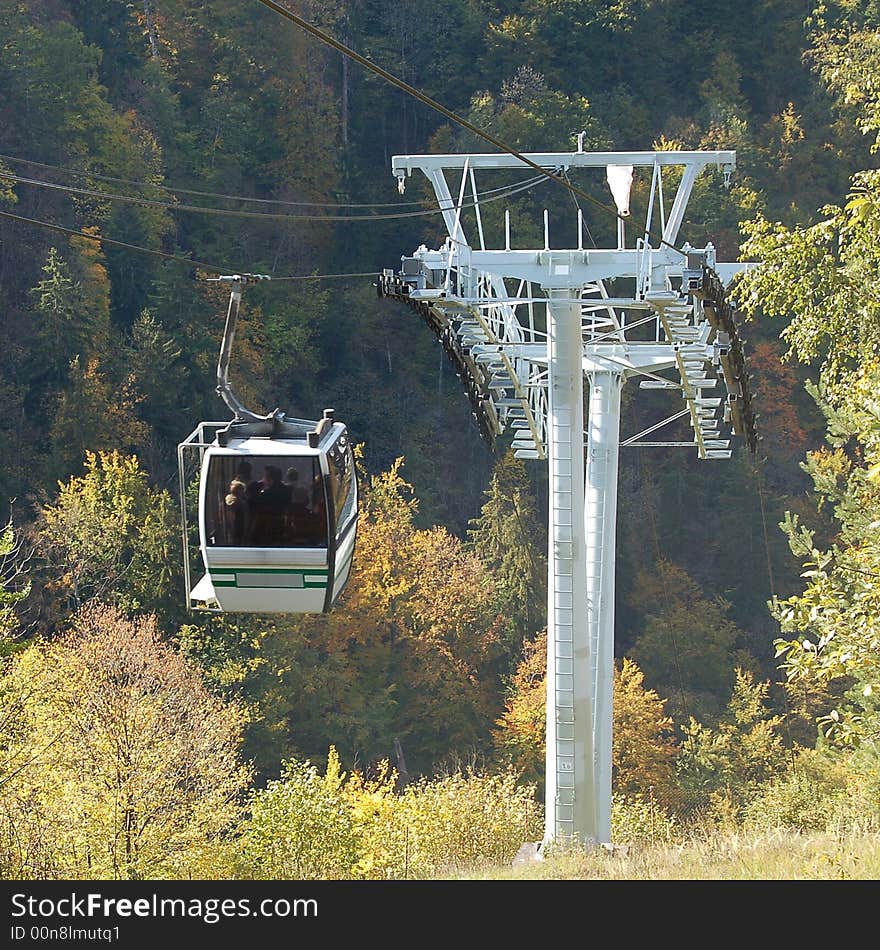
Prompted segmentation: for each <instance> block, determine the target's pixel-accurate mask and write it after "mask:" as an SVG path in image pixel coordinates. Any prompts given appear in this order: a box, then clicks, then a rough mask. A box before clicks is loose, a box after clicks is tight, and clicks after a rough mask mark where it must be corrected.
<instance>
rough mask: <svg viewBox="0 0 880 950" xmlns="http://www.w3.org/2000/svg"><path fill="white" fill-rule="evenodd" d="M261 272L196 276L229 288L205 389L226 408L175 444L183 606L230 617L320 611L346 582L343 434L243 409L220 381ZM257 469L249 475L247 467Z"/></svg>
mask: <svg viewBox="0 0 880 950" xmlns="http://www.w3.org/2000/svg"><path fill="white" fill-rule="evenodd" d="M270 279H271V278H270V277H269V276H268V275H265V274H232V275H220V276H218V277H213V278H210V277H209V278H205V280H207V281H217V282H221V283H228V284H230V294H229V305H228V308H227V312H226V322H225V326H224V330H223V338H222V341H221V345H220V356H219V359H218V362H217V388H216V392H217V394H218V395H219V396H220V398H221V399H222V400H223V402H224V403H225V404H226V406H227V407H228V409H229V410H230V411H231V412H232V419H231V420H227V421H225V422H219V421H218V422H200V423H199V424H198V426H197V427H196V428H195V429H194V430H193V431H192V432H191V433H190V434H189V435H188V436H187V438H186V439H184V441H183V442H181V443H180V444H179V445H178V447H177V457H178V475H179V487H180V506H181V532H182V541H183V566H184V583H185V587H186V606H187V609H189V610H196V611H209V612H215V613H220V612H235V613H327V612H329V611H330V610H331V609H332V608H333V606H334V604H335V603H336V602H337V601H338V599H339V597H340V595H341V594H342V592H343V590H344V589H345V587H346V584H347V583H348V579H349V576H350V573H351V565H352V559H353V556H354V549H355V541H356V536H357V523H358V487H357V477H356V473H355V463H354V454H353V451H352V446H351V441H350V438H349V434H348V430H347V428H346V426H345V424H344V423H342V422H340V421H339V420H337V419H336V417H335V411H334V410H333V409H325V410H324V412H323V416H322V418H321V419H320V420H316V421H314V420H309V419H297V418H291V417H288V416H287V415H285V413H284V412H282V411H281V410H280V409H277V408H276V409H274V410H273V411H272V412H270V413H267V414H266V415H260V414H259V413H256V412H253V411H252V410H250V409H248V408H247V407H246V406H245V405H244V403H243V402H242V401H241V400H240V399H239V397H238V396H237V394H236V393H235V391H234V389H233V387H232V384H231V382H230V380H229V363H230V358H231V354H232V345H233V341H234V339H235V329H236V324H237V321H238V315H239V311H240V309H241V298H242V292H243V289H244V287H245V286H247V285H248V284H253V283H257V282H259V281H264V280H270ZM258 469H259V471H258ZM196 476H197V479H198V503H197V509H198V520H197V537H198V544H197V546H198V549H199V560H200V561H201V567H202V568H203V571H202V573H201V576H200V578H199V579H198V580H197V581H196V582H195V583H193V561H194V560H195V558H194V557H193V550H192V549H193V548H194V547H195V546H196V545H195V543H194V537H193V534H195V533H196V532H195V531H194V529H195V527H196V526H195V525H191V524H190V518H189V512H188V494H189V492H190V489H191V483H192V479H193V478H194V477H196Z"/></svg>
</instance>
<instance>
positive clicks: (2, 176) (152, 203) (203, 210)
mask: <svg viewBox="0 0 880 950" xmlns="http://www.w3.org/2000/svg"><path fill="white" fill-rule="evenodd" d="M0 180H4V181H11V182H14V183H16V184H19V185H30V186H32V187H35V188H47V189H50V190H52V191H63V192H65V193H67V194H72V195H82V196H83V197H86V198H98V199H100V200H102V201H121V202H122V203H123V204H133V205H139V206H141V207H147V208H161V209H163V210H167V211H187V212H194V213H196V214H211V215H220V216H221V217H232V218H250V219H252V220H261V219H262V220H264V221H337V222H338V221H395V220H397V219H399V218H425V217H432V216H434V215H438V214H443V212H444V210H448V209H443V208H433V209H431V210H429V211H400V212H397V213H393V214H392V213H382V214H362V215H347V214H282V213H280V212H274V211H243V210H240V209H236V208H210V207H205V206H203V205H187V204H176V203H174V202H170V201H158V200H157V199H155V198H138V197H134V196H132V195H117V194H112V193H110V192H106V191H93V190H92V189H90V188H77V187H75V186H73V185H60V184H58V183H57V182H52V181H42V180H41V179H39V178H22V177H21V176H20V175H11V174H9V173H7V172H0ZM542 183H543V182H542V180H541V179H536V180H534V181H533V182H532V183H531V184H522V185H519V186H516V187H513V186H512V187H510V189H509V190H507V191H505V192H503V193H501V194H497V195H493V196H492V197H491V198H485V199H483V201H482V204H489V203H490V202H492V201H500V200H501V199H502V198H509V197H511V196H513V195H517V194H519V193H520V192H523V191H529V190H531V189H532V188H535V187H537V185H539V184H542ZM477 205H478V202H473V203H469V204H464V205H462V208H475V207H477Z"/></svg>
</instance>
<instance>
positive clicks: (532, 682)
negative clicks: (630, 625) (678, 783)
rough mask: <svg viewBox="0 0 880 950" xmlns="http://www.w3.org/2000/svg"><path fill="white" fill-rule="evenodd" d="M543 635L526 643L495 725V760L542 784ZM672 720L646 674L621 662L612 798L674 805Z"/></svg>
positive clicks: (616, 694) (616, 689)
mask: <svg viewBox="0 0 880 950" xmlns="http://www.w3.org/2000/svg"><path fill="white" fill-rule="evenodd" d="M546 672H547V634H546V633H542V634H540V635H539V636H538V637H536V638H535V639H534V641H532V642H530V643H527V644H526V646H525V649H524V652H523V659H522V661H521V663H520V664H519V666H518V667H517V670H516V673H515V674H514V676H513V677H512V679H511V684H510V691H509V694H508V699H507V703H506V705H505V708H504V712H503V713H502V715H501V716H500V717H499V718H498V720H497V721H496V727H495V731H494V733H493V735H494V737H495V743H496V750H497V753H498V755H499V756H500V757H501V758H502V759H505V760H507V761H509V762H511V763H513V764H514V765H515V767H516V768H518V769H520V770H521V771H522V774H523V777H524V778H525V779H526V780H528V781H539V780H543V776H544V753H545V736H546V715H547V713H546V695H547V694H546ZM676 754H677V747H676V744H675V741H674V734H673V730H672V720H671V719H670V718H669V716H667V714H666V712H665V700H663V699H661V698H660V696H658V694H657V693H656V692H655V691H654V690H651V689H646V688H645V685H644V674H643V673H642V671H641V670H640V669H639V668H638V666H637V665H636V664H635V663H634V662H633V661H632V660H630V659H627V658H626V657H624V658H623V659H622V661H621V662H620V664H619V665H618V666H616V668H615V671H614V703H613V738H612V753H611V755H612V770H613V771H612V775H613V785H614V793H615V795H621V796H633V795H643V796H647V795H648V793H649V789H653V790H654V793H655V794H656V796H657V797H658V798H659V799H661V800H662V801H664V802H665V803H666V804H673V803H674V802H675V801H676V800H677V793H676V790H675V777H674V769H675V757H676Z"/></svg>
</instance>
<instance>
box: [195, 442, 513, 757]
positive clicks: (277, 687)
mask: <svg viewBox="0 0 880 950" xmlns="http://www.w3.org/2000/svg"><path fill="white" fill-rule="evenodd" d="M401 466H402V459H399V460H397V461H396V462H395V463H394V464H393V465H392V466H391V468H390V469H389V470H387V471H385V472H382V473H380V474H379V475H374V476H370V477H366V476H363V477H364V479H365V484H364V485H363V495H362V499H361V515H360V523H359V527H358V542H357V554H356V558H355V562H354V567H353V571H352V577H351V579H350V581H349V584H348V587H347V588H346V591H345V593H344V595H343V596H342V598H340V601H339V602H338V604H337V606H336V607H335V608H334V609H333V611H332V612H331V613H330V614H319V615H310V616H309V615H303V616H294V615H289V616H279V617H262V616H255V617H252V618H236V619H235V620H231V619H229V618H220V619H218V620H212V621H210V622H209V623H207V624H204V625H186V626H185V627H184V628H183V629H182V630H181V633H180V639H181V642H182V643H183V644H184V645H185V649H186V650H187V651H188V652H189V653H190V654H191V655H192V656H194V657H195V658H197V659H198V660H199V661H200V662H201V663H203V664H204V665H205V667H206V669H207V671H208V676H209V677H211V678H212V680H213V681H214V682H217V683H218V685H221V686H222V687H223V688H226V689H229V690H233V691H235V690H237V691H239V692H240V693H241V694H243V695H245V696H247V698H248V700H249V701H251V702H252V703H254V705H255V707H256V708H259V710H260V715H259V719H260V720H261V721H260V723H259V724H258V725H256V726H255V731H254V732H252V737H253V739H254V740H255V741H256V742H257V743H258V744H259V745H260V746H262V747H263V748H264V749H265V750H266V752H267V753H268V756H267V757H266V758H264V757H263V755H262V754H260V755H259V756H258V758H259V762H260V764H261V766H263V767H265V768H266V769H267V771H268V772H269V773H270V774H271V773H272V772H274V771H275V770H276V769H277V768H278V765H279V764H280V763H279V761H278V756H279V755H280V757H281V758H285V759H293V758H299V759H305V758H308V759H311V760H312V761H320V760H321V758H322V756H323V755H324V754H325V753H324V750H326V748H327V747H328V745H329V744H335V745H336V747H337V748H338V750H339V754H340V756H342V757H343V759H344V760H345V761H352V760H354V759H355V758H356V759H357V760H358V761H359V762H375V761H379V760H381V759H383V758H389V757H390V758H392V759H395V760H396V758H395V739H397V740H398V742H399V743H400V746H401V748H402V750H403V752H404V756H405V760H406V763H407V766H408V769H409V771H410V772H411V773H413V775H415V774H418V773H421V772H430V771H431V770H432V767H433V766H434V765H436V764H438V763H439V762H441V761H442V760H443V759H444V758H445V757H446V756H447V755H450V754H458V755H461V756H465V757H467V756H469V755H471V754H478V753H481V752H485V751H488V747H489V724H490V723H491V722H492V721H493V720H494V719H495V717H496V716H497V715H498V713H499V712H500V710H501V705H502V687H501V666H502V664H501V657H502V651H501V648H500V645H499V639H500V637H499V628H500V620H499V618H498V615H497V612H496V611H497V597H496V590H495V581H494V578H493V577H492V575H491V574H489V573H488V572H487V571H486V569H485V567H484V565H483V564H482V562H481V561H480V559H479V558H478V557H477V556H476V555H475V554H474V553H473V552H472V551H470V550H469V549H468V548H467V546H466V545H465V544H464V543H463V542H462V541H460V540H459V539H458V538H456V537H454V536H453V535H451V534H450V533H449V532H448V531H446V530H445V529H443V528H439V527H434V528H429V529H420V528H417V527H416V526H415V523H414V516H415V513H416V511H417V507H418V504H417V499H416V498H415V497H414V496H413V491H412V487H411V486H410V485H409V484H408V483H407V482H406V481H405V480H404V478H403V476H402V474H401ZM270 747H271V751H270Z"/></svg>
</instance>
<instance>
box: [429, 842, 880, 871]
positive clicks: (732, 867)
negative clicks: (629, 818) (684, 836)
mask: <svg viewBox="0 0 880 950" xmlns="http://www.w3.org/2000/svg"><path fill="white" fill-rule="evenodd" d="M447 878H454V879H456V880H509V881H514V880H523V881H525V880H609V881H612V880H615V881H624V880H628V881H643V880H653V881H685V880H687V881H697V880H714V881H718V880H728V881H754V880H763V881H774V880H775V881H807V880H810V881H813V880H822V881H829V880H837V881H840V880H878V879H880V835H862V836H857V837H838V836H835V835H831V834H798V833H796V832H791V831H787V830H786V831H778V832H763V833H760V834H758V833H756V834H751V835H749V834H745V833H741V832H731V833H727V834H722V833H719V834H717V835H714V836H711V837H696V836H695V837H693V838H692V839H689V840H687V841H686V842H684V843H676V844H665V843H664V844H650V843H638V844H633V845H629V846H617V847H613V848H593V849H585V848H568V849H565V850H561V851H559V852H558V853H555V854H548V855H547V856H546V857H545V858H544V860H541V861H529V862H527V863H524V864H515V865H514V866H507V867H501V866H490V865H482V866H479V867H472V868H469V869H467V870H464V869H460V870H458V871H454V872H450V873H449V875H448V876H447Z"/></svg>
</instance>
